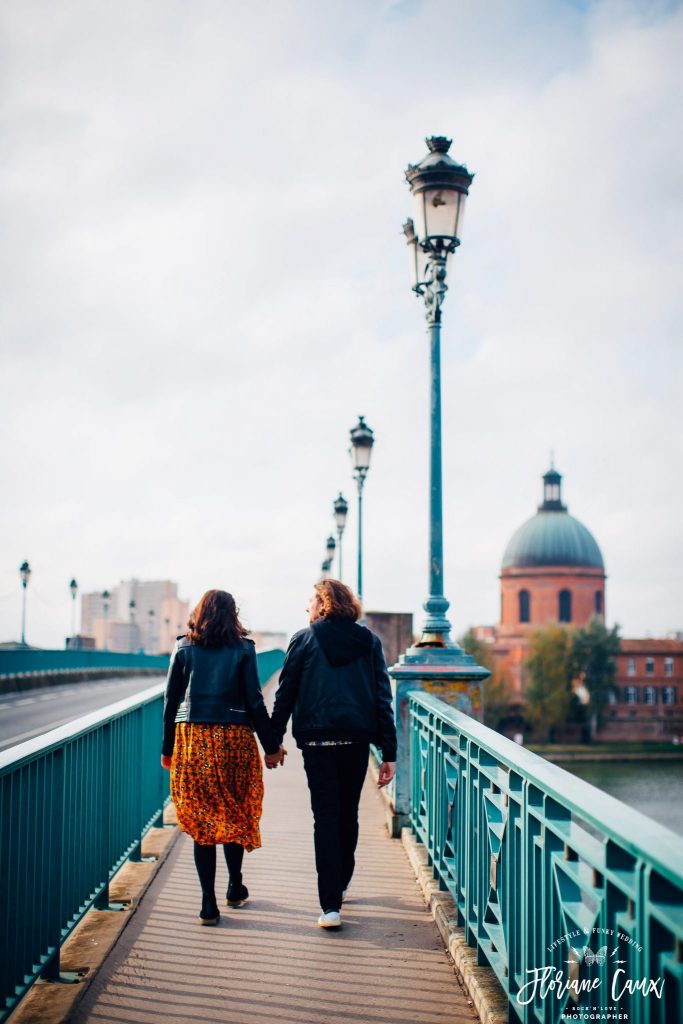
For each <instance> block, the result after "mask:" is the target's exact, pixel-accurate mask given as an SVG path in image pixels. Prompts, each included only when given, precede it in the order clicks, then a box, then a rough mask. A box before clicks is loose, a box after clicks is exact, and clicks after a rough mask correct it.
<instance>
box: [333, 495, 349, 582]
mask: <svg viewBox="0 0 683 1024" xmlns="http://www.w3.org/2000/svg"><path fill="white" fill-rule="evenodd" d="M333 508H334V521H335V523H336V524H337V551H338V552H339V579H341V578H342V534H343V533H344V527H345V526H346V516H347V514H348V511H349V506H348V503H347V501H346V499H345V498H344V497H343V496H342V493H341V491H340V492H339V496H338V497H337V498H336V499H335V502H334V505H333Z"/></svg>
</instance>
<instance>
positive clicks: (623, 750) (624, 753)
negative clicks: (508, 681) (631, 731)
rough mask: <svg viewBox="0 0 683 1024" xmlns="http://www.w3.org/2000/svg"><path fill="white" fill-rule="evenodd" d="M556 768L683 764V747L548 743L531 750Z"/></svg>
mask: <svg viewBox="0 0 683 1024" xmlns="http://www.w3.org/2000/svg"><path fill="white" fill-rule="evenodd" d="M527 749H529V750H531V751H533V753H534V754H538V755H539V757H544V758H545V759H546V761H552V763H553V764H566V763H568V762H576V761H619V762H623V761H642V760H643V759H644V758H646V759H647V760H648V761H683V747H681V746H676V745H675V744H673V743H586V744H579V743H544V744H536V743H533V744H530V745H529V747H528V748H527Z"/></svg>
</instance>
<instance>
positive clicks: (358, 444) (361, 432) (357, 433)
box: [349, 416, 375, 604]
mask: <svg viewBox="0 0 683 1024" xmlns="http://www.w3.org/2000/svg"><path fill="white" fill-rule="evenodd" d="M350 434H351V447H350V448H349V454H350V455H351V463H352V465H353V475H354V478H355V480H356V484H357V486H358V587H357V590H358V600H359V601H360V602H361V604H362V603H363V485H364V484H365V478H366V476H367V475H368V470H369V469H370V456H371V455H372V446H373V445H374V443H375V435H374V434H373V432H372V430H371V429H370V427H369V426H368V425H367V423H366V422H365V420H364V418H363V417H362V416H359V417H358V423H357V424H356V426H355V427H352V428H351V430H350Z"/></svg>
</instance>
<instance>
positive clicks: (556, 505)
mask: <svg viewBox="0 0 683 1024" xmlns="http://www.w3.org/2000/svg"><path fill="white" fill-rule="evenodd" d="M538 511H539V512H566V511H567V506H566V505H563V504H562V474H561V473H558V472H557V470H556V469H555V467H554V466H552V465H551V467H550V469H549V470H548V472H547V473H544V474H543V502H542V503H541V504H540V505H539V506H538Z"/></svg>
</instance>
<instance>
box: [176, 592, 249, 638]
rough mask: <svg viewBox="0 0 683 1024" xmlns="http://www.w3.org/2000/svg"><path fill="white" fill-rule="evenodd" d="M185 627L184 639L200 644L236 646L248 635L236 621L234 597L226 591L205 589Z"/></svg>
mask: <svg viewBox="0 0 683 1024" xmlns="http://www.w3.org/2000/svg"><path fill="white" fill-rule="evenodd" d="M187 626H188V630H187V637H188V640H191V641H192V643H193V644H199V645H200V646H201V647H226V646H227V647H236V646H238V645H239V644H240V643H241V642H242V641H243V640H245V639H246V637H248V636H249V630H248V629H245V627H244V626H243V625H242V623H241V622H240V620H239V615H238V609H237V605H236V604H235V598H234V597H233V596H232V594H228V592H227V591H226V590H207V592H206V593H205V594H204V596H203V597H202V599H201V601H200V602H199V604H198V605H197V607H196V608H195V610H194V611H193V612H192V614H191V615H190V618H189V620H188V623H187Z"/></svg>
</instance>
